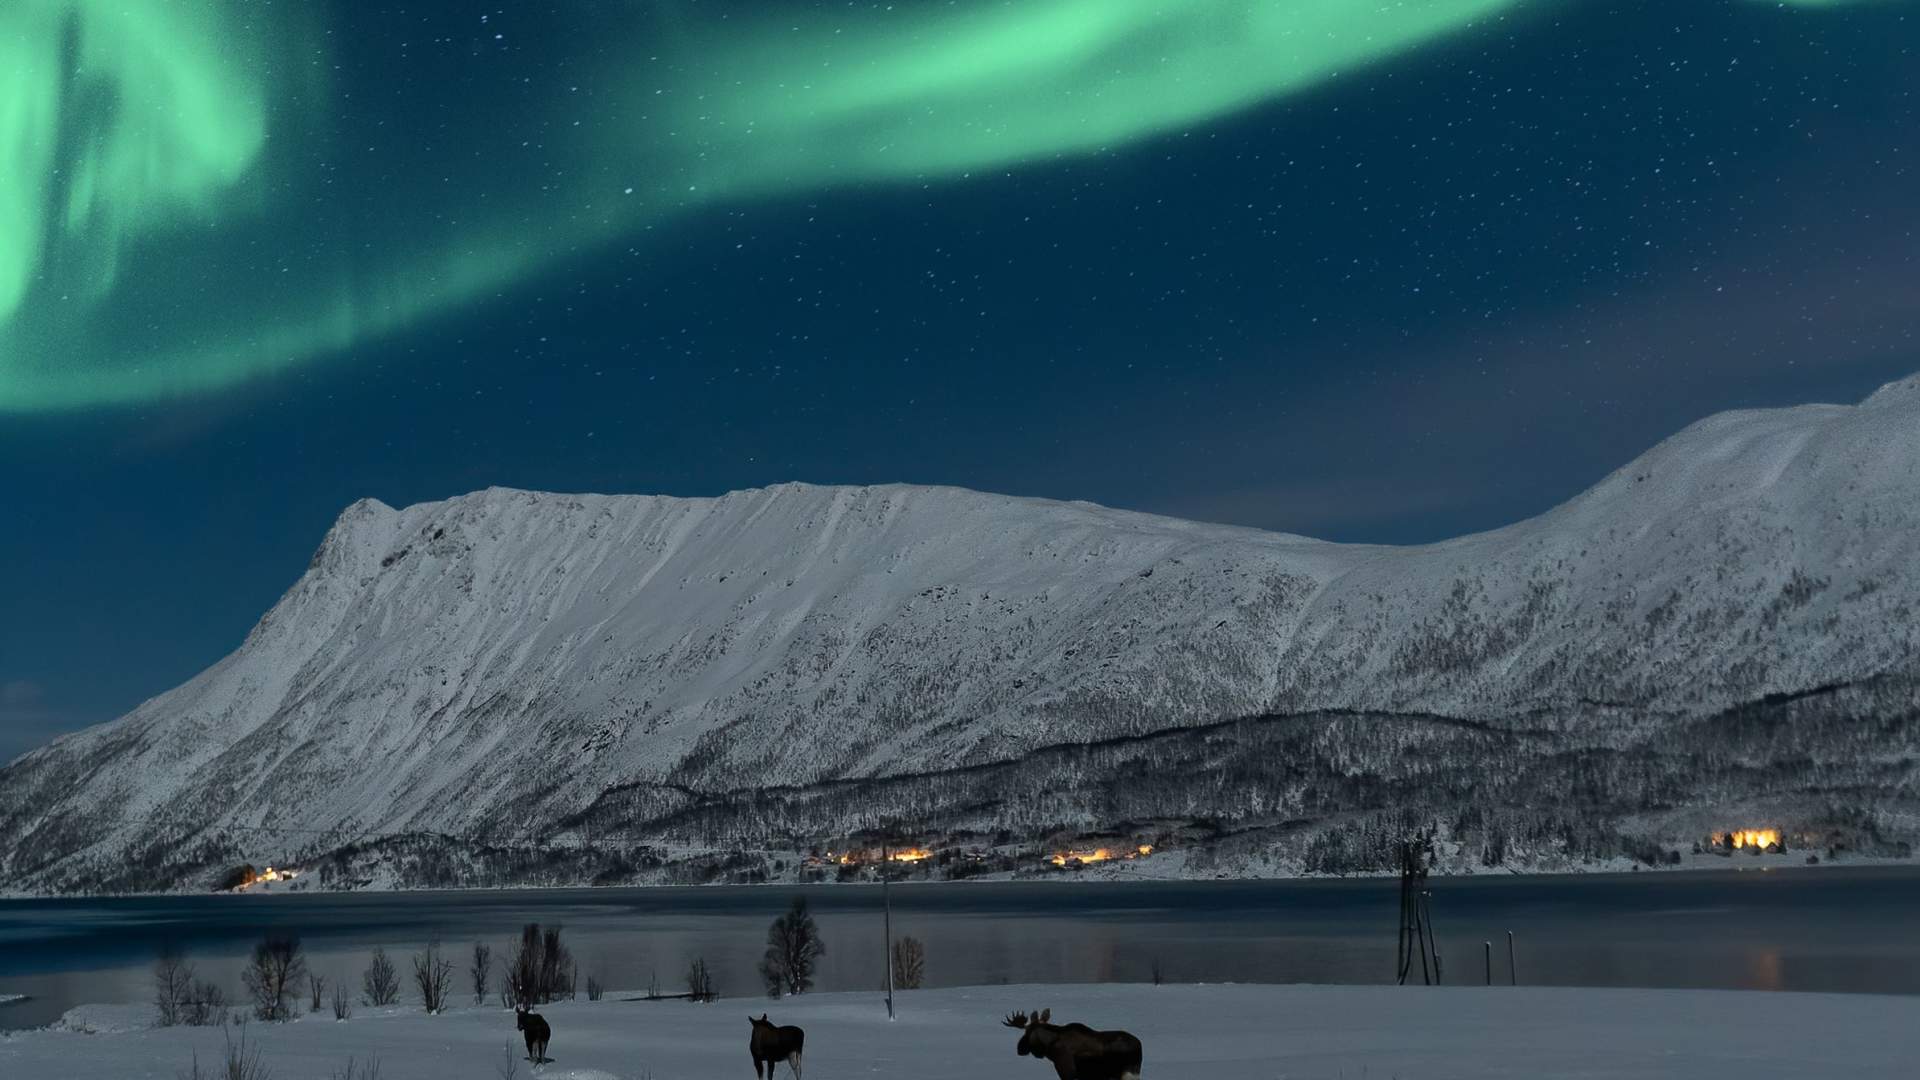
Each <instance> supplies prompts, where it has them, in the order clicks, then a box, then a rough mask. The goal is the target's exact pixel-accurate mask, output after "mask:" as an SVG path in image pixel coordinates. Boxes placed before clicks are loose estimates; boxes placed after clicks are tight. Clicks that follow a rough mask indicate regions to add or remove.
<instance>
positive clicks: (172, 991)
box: [153, 948, 193, 1027]
mask: <svg viewBox="0 0 1920 1080" xmlns="http://www.w3.org/2000/svg"><path fill="white" fill-rule="evenodd" d="M192 1000H193V964H191V963H190V962H188V960H187V958H186V957H184V956H182V955H180V953H179V952H178V951H176V950H174V949H171V948H167V949H162V950H161V951H160V957H159V959H157V960H155V961H154V962H153V1008H154V1011H155V1013H157V1014H158V1015H157V1019H156V1021H155V1022H156V1023H157V1024H158V1025H159V1026H160V1027H172V1026H173V1025H175V1024H180V1023H185V1022H186V1013H187V1009H188V1007H189V1005H190V1003H191V1002H192Z"/></svg>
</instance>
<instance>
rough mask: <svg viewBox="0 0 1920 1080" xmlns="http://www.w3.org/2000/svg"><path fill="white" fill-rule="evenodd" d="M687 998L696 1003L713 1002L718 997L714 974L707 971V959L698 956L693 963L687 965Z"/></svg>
mask: <svg viewBox="0 0 1920 1080" xmlns="http://www.w3.org/2000/svg"><path fill="white" fill-rule="evenodd" d="M687 996H688V997H690V998H692V999H693V1000H695V1001H712V1000H713V999H714V998H716V997H718V996H719V994H718V993H717V992H716V990H715V988H714V983H713V972H711V971H709V970H707V958H706V957H704V956H696V957H694V958H693V963H691V964H689V965H687Z"/></svg>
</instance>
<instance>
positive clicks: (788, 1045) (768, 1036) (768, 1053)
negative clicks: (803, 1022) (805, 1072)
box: [747, 1013, 807, 1080]
mask: <svg viewBox="0 0 1920 1080" xmlns="http://www.w3.org/2000/svg"><path fill="white" fill-rule="evenodd" d="M747 1020H748V1022H749V1023H751V1024H752V1025H753V1038H752V1039H751V1041H749V1042H748V1043H747V1050H748V1052H749V1053H751V1054H753V1075H755V1076H759V1075H760V1065H761V1063H762V1062H765V1063H766V1066H767V1076H766V1080H773V1070H774V1069H775V1068H776V1067H778V1066H779V1064H780V1063H781V1062H783V1061H784V1062H786V1063H787V1066H788V1067H789V1068H791V1069H792V1070H793V1080H800V1047H801V1045H802V1044H803V1043H805V1042H806V1041H807V1033H806V1032H804V1031H801V1030H800V1029H799V1028H797V1027H794V1026H793V1025H791V1024H788V1025H786V1026H785V1027H775V1026H774V1025H773V1023H772V1022H771V1021H769V1020H768V1019H767V1014H766V1013H761V1014H760V1015H759V1017H757V1018H756V1017H752V1016H749V1017H747Z"/></svg>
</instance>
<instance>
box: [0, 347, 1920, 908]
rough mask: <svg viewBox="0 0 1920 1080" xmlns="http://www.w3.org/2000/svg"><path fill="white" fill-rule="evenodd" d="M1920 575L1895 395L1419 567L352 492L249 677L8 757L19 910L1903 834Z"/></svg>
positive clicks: (13, 882)
mask: <svg viewBox="0 0 1920 1080" xmlns="http://www.w3.org/2000/svg"><path fill="white" fill-rule="evenodd" d="M1917 568H1920V376H1916V377H1915V378H1910V379H1906V380H1903V381H1900V382H1896V383H1893V384H1890V385H1888V386H1886V387H1885V388H1883V389H1881V390H1880V391H1879V392H1878V393H1876V394H1874V395H1873V396H1872V397H1870V398H1869V399H1867V400H1866V401H1865V402H1862V403H1861V404H1860V405H1858V406H1836V405H1812V406H1804V407H1800V408H1792V409H1782V410H1769V411H1748V412H1734V413H1725V414H1722V415H1718V416H1714V417H1711V418H1709V419H1706V420H1704V421H1701V422H1700V423H1697V424H1694V425H1693V426H1691V427H1689V428H1687V429H1686V430H1685V431H1683V432H1681V433H1680V434H1679V435H1676V436H1674V437H1673V438H1671V439H1669V440H1667V441H1666V442H1664V443H1662V444H1661V445H1659V446H1657V447H1655V448H1654V449H1653V450H1651V451H1649V452H1648V453H1646V454H1644V455H1642V456H1641V457H1640V458H1638V459H1636V460H1635V461H1633V462H1632V463H1631V464H1629V465H1627V466H1626V467H1624V468H1622V469H1620V470H1619V471H1617V472H1615V473H1614V474H1613V475H1611V476H1609V477H1607V478H1606V479H1605V480H1603V481H1602V482H1600V483H1599V484H1598V485H1597V486H1595V487H1594V488H1592V489H1591V490H1589V491H1587V492H1585V493H1584V494H1582V495H1580V496H1578V497H1577V498H1574V499H1573V500H1571V501H1569V502H1567V503H1566V504H1564V505H1562V506H1560V507H1558V508H1556V509H1554V510H1552V511H1550V512H1548V513H1546V514H1543V515H1541V516H1540V517H1537V518H1534V519H1532V520H1529V521H1525V522H1521V523H1519V524H1516V525H1513V526H1510V527H1507V528H1504V529H1499V530H1495V531H1493V532H1488V533H1481V534H1478V535H1473V536H1467V537H1462V538H1460V539H1457V540H1451V541H1447V542H1445V543H1439V544H1432V545H1426V546H1419V547H1406V548H1396V547H1377V546H1356V545H1342V544H1331V543H1325V542H1321V541H1315V540H1309V539H1304V538H1301V537H1297V536H1289V535H1281V534H1273V533H1265V532H1259V531H1255V530H1250V529H1241V528H1230V527H1224V526H1218V525H1204V524H1196V523H1193V522H1186V521H1179V520H1174V519H1169V518H1161V517H1153V516H1148V515H1144V514H1136V513H1127V512H1121V511H1116V510H1109V509H1105V508H1102V507H1098V506H1093V505H1089V504H1085V503H1058V502H1047V501H1042V500H1036V499H1021V498H1009V497H1004V496H997V495H986V494H981V493H977V492H973V491H965V490H959V489H952V488H931V487H913V486H898V485H895V486H883V487H863V488H835V487H814V486H808V485H803V484H788V485H782V486H778V487H772V488H766V489H760V490H753V491H742V492H735V493H732V494H729V495H725V496H722V497H720V498H714V499H677V498H663V497H649V496H603V495H550V494H538V493H531V492H521V491H508V490H500V489H490V490H487V491H483V492H479V493H476V494H473V495H468V496H464V497H461V498H456V499H451V500H448V501H446V502H439V503H427V504H422V505H418V506H413V507H409V508H406V509H403V510H394V509H391V508H389V507H387V506H384V505H382V504H380V503H378V502H374V501H372V500H363V501H361V502H359V503H356V504H354V505H353V506H351V507H349V508H348V509H347V510H346V512H345V513H343V514H342V515H341V516H340V519H339V520H338V522H337V523H336V524H335V525H334V527H333V528H332V530H331V531H329V533H328V534H327V536H326V538H325V540H324V541H323V542H322V543H321V545H320V549H319V551H318V552H317V553H316V554H315V555H314V558H313V561H312V564H311V565H310V566H309V568H308V570H307V572H306V574H305V575H304V576H302V577H301V578H300V580H299V581H298V582H297V583H295V584H294V586H293V588H292V589H291V590H290V591H289V592H288V593H287V594H286V596H285V597H284V598H282V599H281V601H280V602H279V603H278V604H277V605H275V606H274V608H273V609H272V610H271V611H269V612H268V613H267V615H266V616H265V617H264V618H263V619H262V620H261V621H260V623H259V624H258V625H257V626H256V627H255V628H254V630H253V631H252V633H251V634H249V635H248V637H247V639H246V641H245V642H244V643H243V644H242V645H241V646H240V648H239V649H238V650H237V651H235V652H234V653H233V654H232V655H230V656H228V657H227V658H225V659H224V660H222V661H220V662H219V663H217V664H215V665H214V666H213V667H212V668H210V669H208V670H207V671H206V672H204V673H202V674H201V675H199V676H198V677H196V678H194V679H193V680H192V681H190V682H188V683H187V684H185V685H184V686H181V687H179V688H177V689H175V690H172V691H170V692H168V693H165V694H162V695H160V696H159V697H156V698H154V699H153V700H151V701H148V702H146V703H145V704H143V705H141V706H140V707H139V708H137V709H135V710H134V711H133V712H132V713H130V714H128V715H127V716H125V717H122V718H121V719H119V720H116V721H114V722H112V723H109V724H105V725H102V726H100V727H96V728H92V729H89V730H87V731H83V732H79V733H76V734H73V735H69V736H66V737H64V738H62V739H59V740H57V741H56V742H54V743H53V744H51V745H49V746H46V747H43V748H41V749H39V750H36V751H34V752H32V753H29V754H27V755H25V756H24V757H21V758H19V759H17V760H16V761H14V762H12V763H11V764H9V765H7V766H6V767H5V768H4V769H0V887H4V888H13V889H25V890H68V889H76V888H166V887H199V886H201V885H204V884H206V883H207V882H208V881H210V880H212V878H214V877H216V876H218V872H219V871H221V870H224V869H226V868H228V867H230V866H231V865H233V864H234V863H236V862H238V861H242V860H252V861H256V862H258V861H273V860H274V859H276V858H277V859H279V860H280V861H282V862H286V861H288V860H295V861H299V862H303V863H306V864H310V865H314V866H324V867H326V868H327V873H328V876H329V880H332V881H335V882H337V883H349V882H353V881H356V880H361V881H364V880H369V879H370V878H373V877H378V874H377V873H375V870H374V869H373V868H376V867H385V868H386V870H385V871H382V872H391V873H397V874H399V875H400V878H401V879H402V880H405V881H413V882H418V881H433V882H436V883H448V882H451V883H472V882H474V881H476V880H479V879H480V878H481V877H484V878H485V879H486V880H574V879H588V878H598V879H601V880H650V879H654V878H658V877H661V876H662V875H672V874H676V873H681V874H684V873H688V872H689V871H687V870H686V867H687V866H689V865H694V864H696V863H699V864H700V865H703V866H705V867H706V869H705V870H698V871H694V873H697V874H699V873H715V872H721V871H719V870H715V869H714V868H715V867H722V868H724V872H726V873H732V874H736V875H739V874H745V875H746V876H757V875H759V874H774V875H779V874H781V873H790V872H792V866H791V860H787V859H781V860H780V862H781V865H780V866H778V867H776V866H774V865H773V863H772V857H771V856H766V855H764V853H765V852H767V851H780V850H785V849H786V848H788V847H791V848H793V849H794V850H796V851H798V850H800V849H804V848H806V847H807V846H809V845H810V844H812V843H816V842H821V841H830V840H833V839H836V838H844V837H846V836H848V835H850V834H852V833H854V832H856V831H858V830H860V829H862V828H873V827H897V828H900V829H903V830H906V831H911V832H915V833H919V834H931V833H939V834H942V835H946V834H955V833H957V832H959V831H963V830H973V831H975V832H976V833H977V834H978V836H977V837H976V843H977V844H978V845H980V846H983V847H985V848H991V849H993V850H994V851H997V852H1001V853H1005V852H1008V851H1013V850H1016V849H1018V847H1019V845H1021V844H1025V843H1038V842H1040V841H1042V840H1043V839H1046V838H1047V836H1048V835H1049V834H1052V833H1056V832H1058V831H1061V830H1067V831H1077V832H1085V833H1098V832H1101V831H1103V830H1120V831H1126V830H1131V831H1132V832H1133V833H1135V834H1141V833H1142V830H1160V832H1161V833H1163V834H1164V835H1167V836H1169V837H1176V838H1179V839H1180V842H1181V844H1182V845H1183V846H1184V848H1185V849H1186V854H1184V855H1183V856H1182V858H1183V859H1184V860H1185V862H1184V863H1183V864H1182V865H1183V866H1186V867H1187V871H1188V872H1195V873H1201V872H1246V871H1248V870H1249V868H1258V869H1264V870H1269V871H1285V870H1289V869H1302V868H1305V869H1349V868H1358V867H1361V866H1364V865H1365V864H1366V862H1367V860H1368V859H1369V858H1371V857H1372V856H1371V855H1370V854H1368V852H1369V850H1370V849H1369V846H1368V845H1369V844H1375V845H1376V846H1377V834H1379V833H1380V831H1381V830H1383V829H1384V830H1387V831H1391V830H1393V829H1395V828H1399V827H1400V826H1401V825H1403V824H1407V823H1409V822H1410V823H1412V824H1414V825H1419V826H1432V827H1436V828H1438V829H1439V830H1440V832H1441V833H1442V835H1443V837H1444V838H1445V839H1446V840H1447V850H1448V851H1450V852H1451V853H1452V855H1453V857H1455V858H1456V859H1457V860H1458V861H1460V862H1462V864H1465V863H1468V862H1475V861H1478V862H1480V863H1487V864H1491V863H1489V862H1488V861H1489V860H1490V859H1491V860H1492V862H1493V863H1499V864H1503V865H1504V864H1509V863H1511V864H1515V865H1521V866H1544V865H1561V864H1565V863H1570V862H1577V861H1579V860H1580V859H1582V858H1603V857H1610V856H1619V855H1643V856H1645V857H1648V858H1654V857H1657V854H1658V851H1657V849H1658V848H1660V847H1661V846H1662V845H1666V844H1676V843H1677V844H1685V843H1686V842H1687V841H1690V840H1691V839H1692V837H1693V836H1694V835H1695V834H1696V833H1697V832H1698V831H1700V830H1701V829H1705V828H1708V827H1710V826H1711V825H1713V824H1717V823H1722V822H1723V821H1729V820H1731V818H1730V817H1729V816H1730V815H1731V816H1735V817H1737V816H1738V815H1740V814H1745V815H1747V816H1749V817H1752V816H1755V815H1759V816H1762V817H1766V818H1767V820H1769V821H1772V822H1776V823H1777V824H1779V825H1780V826H1782V827H1785V828H1789V829H1793V830H1798V833H1797V834H1796V835H1801V836H1803V837H1804V836H1810V835H1813V833H1815V832H1818V834H1819V836H1821V837H1823V838H1827V839H1823V840H1822V841H1821V842H1823V843H1830V842H1833V843H1837V842H1841V841H1838V840H1834V839H1832V838H1835V837H1839V838H1844V841H1845V842H1848V843H1852V844H1856V845H1866V846H1869V847H1873V846H1875V845H1877V847H1876V848H1875V849H1876V850H1897V848H1898V846H1899V844H1900V843H1902V842H1903V840H1904V838H1910V837H1911V836H1912V835H1913V834H1914V833H1915V831H1916V824H1917V823H1920V815H1917V814H1916V805H1917V804H1916V802H1915V793H1916V789H1915V778H1916V770H1915V760H1916V756H1917V752H1920V724H1917V723H1916V716H1917V715H1920V620H1917V619H1916V613H1917V610H1916V601H1920V569H1917ZM1732 823H1734V824H1742V823H1744V819H1741V820H1740V821H1733V822H1732ZM1368 837H1375V839H1374V840H1369V839H1368ZM1009 845H1011V846H1009ZM1649 851H1652V852H1653V854H1652V855H1648V854H1647V852H1649ZM723 853H724V858H722V857H721V856H722V854H723ZM1223 859H1224V860H1225V861H1224V862H1222V861H1220V860H1223ZM700 860H706V861H705V862H704V863H701V862H700ZM715 860H718V861H715ZM676 867H678V868H679V869H675V868H676ZM476 875H479V876H480V877H476Z"/></svg>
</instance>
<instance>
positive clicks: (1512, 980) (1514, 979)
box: [1507, 930, 1520, 986]
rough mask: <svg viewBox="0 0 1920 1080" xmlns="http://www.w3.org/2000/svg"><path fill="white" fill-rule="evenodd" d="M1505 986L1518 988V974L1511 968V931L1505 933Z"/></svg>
mask: <svg viewBox="0 0 1920 1080" xmlns="http://www.w3.org/2000/svg"><path fill="white" fill-rule="evenodd" d="M1507 985H1508V986H1519V985H1520V973H1519V972H1517V971H1515V970H1514V967H1513V931H1511V930H1509V931H1507Z"/></svg>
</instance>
